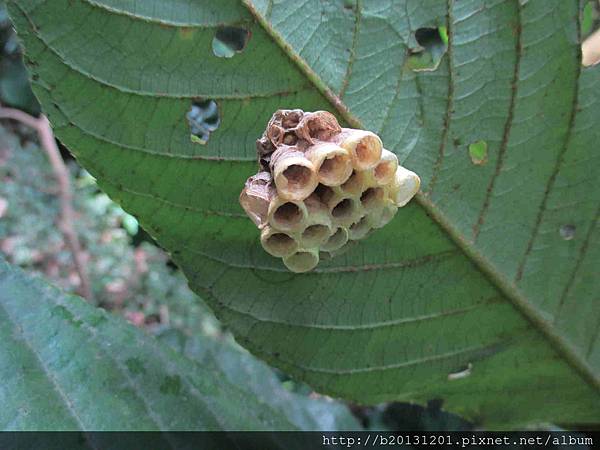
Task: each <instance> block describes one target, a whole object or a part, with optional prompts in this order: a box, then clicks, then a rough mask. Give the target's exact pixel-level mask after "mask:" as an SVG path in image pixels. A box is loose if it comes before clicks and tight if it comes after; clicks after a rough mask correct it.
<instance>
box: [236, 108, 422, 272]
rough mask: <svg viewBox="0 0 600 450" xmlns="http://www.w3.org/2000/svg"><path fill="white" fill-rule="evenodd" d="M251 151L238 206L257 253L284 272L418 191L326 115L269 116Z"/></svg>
mask: <svg viewBox="0 0 600 450" xmlns="http://www.w3.org/2000/svg"><path fill="white" fill-rule="evenodd" d="M256 147H257V153H258V161H259V164H260V171H259V172H258V173H257V174H256V175H253V176H251V177H250V178H248V180H247V181H246V185H245V187H244V189H243V191H242V193H241V195H240V203H241V205H242V207H243V208H244V210H245V211H246V213H247V214H248V216H249V217H250V218H251V219H252V221H253V222H254V223H255V224H256V225H257V226H258V228H259V229H260V230H261V235H260V241H261V244H262V246H263V248H264V249H265V251H267V252H268V253H269V254H271V255H273V256H275V257H278V258H283V263H284V264H285V265H286V267H287V268H288V269H289V270H291V271H292V272H306V271H309V270H311V269H313V268H314V267H315V266H316V265H317V264H318V263H319V257H320V256H324V255H328V256H331V255H334V254H336V253H337V252H339V251H341V250H342V249H343V248H344V247H345V246H347V245H348V244H349V243H350V242H351V241H357V240H360V239H363V238H364V237H366V236H367V235H368V234H369V233H370V232H371V231H372V230H373V229H376V228H381V227H383V226H384V225H386V224H387V223H388V222H389V221H390V220H392V218H393V217H394V215H395V214H396V211H397V210H398V207H401V206H404V205H405V204H406V203H408V201H409V200H410V199H411V198H412V197H413V196H414V195H415V194H416V192H417V191H418V190H419V184H420V179H419V177H418V176H417V175H416V174H415V173H413V172H411V171H410V170H407V169H405V168H404V167H401V166H399V165H398V159H397V158H396V155H394V154H393V153H392V152H390V151H388V150H386V149H384V148H383V144H382V142H381V139H379V136H377V135H376V134H374V133H371V132H370V131H365V130H354V129H350V128H341V127H340V125H339V124H338V122H337V120H336V118H335V117H334V116H333V115H332V114H330V113H328V112H326V111H317V112H312V113H311V112H303V111H301V110H299V109H294V110H279V111H277V112H276V113H275V114H274V115H273V117H272V118H271V120H270V121H269V124H268V125H267V129H266V130H265V132H264V134H263V136H262V137H261V138H260V139H259V140H258V141H257V143H256Z"/></svg>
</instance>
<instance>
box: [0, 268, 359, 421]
mask: <svg viewBox="0 0 600 450" xmlns="http://www.w3.org/2000/svg"><path fill="white" fill-rule="evenodd" d="M0 341H1V342H2V345H1V346H0V376H1V378H2V383H1V384H0V404H2V408H1V409H0V429H1V430H51V431H56V430H81V431H90V430H111V431H114V430H163V431H173V430H249V431H256V430H321V429H324V430H335V429H342V430H348V429H350V430H352V429H354V430H356V429H358V427H359V425H358V423H357V422H356V421H355V419H354V418H353V417H352V416H351V414H350V412H349V411H348V410H347V409H346V408H345V407H343V406H341V405H337V404H335V403H333V402H331V401H329V402H328V401H324V400H312V399H308V398H306V397H301V396H299V395H296V394H291V393H289V392H287V391H286V390H285V389H283V388H282V387H281V384H280V383H278V382H277V380H276V378H275V375H274V374H273V373H272V372H271V371H270V369H268V368H267V367H265V366H264V365H263V364H262V363H260V362H257V361H256V360H254V359H253V358H252V357H250V356H249V355H244V354H241V353H240V352H239V351H237V350H235V349H232V348H229V347H228V346H226V345H225V344H220V343H218V342H214V341H212V340H211V339H209V338H206V337H204V338H202V337H196V338H195V340H194V345H195V347H196V353H198V351H199V350H202V351H203V352H204V353H205V356H204V358H203V359H202V361H201V364H198V363H194V362H192V361H191V360H189V359H186V358H184V357H183V356H181V355H180V354H179V353H177V352H175V351H173V350H172V349H170V348H169V347H168V346H166V345H164V344H161V343H159V342H157V341H156V340H155V339H154V338H152V337H150V336H147V335H145V334H144V333H143V332H141V331H140V330H138V329H136V328H135V327H133V326H132V325H129V324H127V323H125V321H124V320H122V319H120V318H117V317H115V316H112V315H110V314H108V313H106V312H105V311H103V310H101V309H96V308H94V307H92V306H90V305H88V304H87V303H86V302H85V301H84V300H82V299H80V298H78V297H74V296H66V295H65V294H63V293H61V292H59V291H58V289H56V288H54V287H51V286H49V285H48V284H46V283H45V282H43V281H42V280H40V279H34V278H31V277H28V276H27V275H26V274H25V273H23V272H22V271H21V270H20V269H15V268H13V267H11V266H9V265H8V264H7V263H6V262H5V261H4V259H2V258H1V257H0ZM236 375H237V376H236ZM256 380H260V382H257V381H256Z"/></svg>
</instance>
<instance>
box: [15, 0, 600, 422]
mask: <svg viewBox="0 0 600 450" xmlns="http://www.w3.org/2000/svg"><path fill="white" fill-rule="evenodd" d="M10 11H11V13H12V17H13V19H14V21H15V23H16V26H17V30H18V32H19V33H20V35H21V38H22V39H23V41H24V43H25V48H26V52H27V56H26V59H27V62H28V64H29V66H30V68H31V71H32V79H33V83H34V88H35V92H36V93H37V95H38V97H39V99H40V100H41V102H42V104H43V105H44V108H45V110H46V112H47V114H48V115H49V117H50V119H51V120H52V122H53V124H54V127H55V130H56V133H57V135H58V136H59V138H60V139H61V140H62V141H63V142H64V143H65V144H66V145H67V146H68V147H69V148H70V149H72V151H73V152H74V153H75V154H76V156H77V157H78V159H79V161H80V162H81V163H82V164H83V165H84V166H85V167H86V168H88V169H89V170H90V171H91V172H92V173H93V174H94V175H95V176H96V177H97V178H98V181H99V183H100V185H101V186H102V187H103V189H105V190H106V191H107V192H108V193H109V194H110V195H111V196H112V197H113V198H114V199H116V200H118V201H119V202H121V203H122V204H123V206H124V207H125V208H126V209H127V210H128V211H129V212H131V213H133V214H135V215H137V216H138V217H139V219H140V221H141V222H142V224H143V225H144V226H145V228H146V229H147V230H148V231H149V232H150V233H152V234H153V236H155V237H156V238H157V239H158V241H159V242H160V243H161V244H162V245H163V246H165V247H166V248H167V249H169V251H170V252H171V254H172V256H173V257H174V259H175V260H176V261H177V263H178V264H179V265H180V266H181V267H182V269H183V270H184V271H185V273H186V274H187V277H188V279H189V280H190V283H191V285H192V287H193V288H194V289H195V290H196V291H197V292H198V293H200V294H201V295H202V296H203V297H205V298H206V299H207V301H208V302H209V304H210V305H211V307H212V308H213V309H214V311H215V313H216V314H217V315H218V317H219V318H220V319H221V320H222V321H223V322H224V323H225V324H227V325H228V326H229V327H230V328H231V329H232V331H233V332H234V333H235V335H236V337H237V339H238V340H239V342H240V343H242V344H243V345H245V346H246V347H247V348H249V349H250V350H251V351H252V352H254V353H256V354H257V355H260V356H261V357H262V358H264V359H266V360H267V361H269V362H270V363H271V364H273V365H275V366H278V367H280V368H282V369H284V370H286V371H287V372H289V373H290V374H292V375H294V376H296V377H298V378H301V379H303V380H305V381H307V382H308V383H310V384H312V385H313V386H314V387H315V388H317V389H319V390H321V391H323V392H326V393H329V394H332V395H337V396H342V397H346V398H351V399H354V400H357V401H361V402H369V403H372V402H378V401H383V400H391V399H404V400H421V401H422V400H425V399H429V398H432V397H438V398H442V399H444V400H445V402H446V403H445V407H446V408H448V409H451V410H454V411H458V412H461V413H463V414H466V415H467V416H468V417H470V418H471V419H474V420H477V421H480V422H483V423H508V422H519V421H526V420H531V419H540V420H562V421H566V420H568V421H593V420H597V419H598V418H599V417H600V401H599V400H600V396H599V394H598V388H599V386H600V379H599V374H600V336H599V333H598V330H599V326H600V302H599V301H598V292H599V287H600V285H599V283H600V276H598V270H597V268H598V265H599V262H600V261H599V260H600V245H598V241H599V239H600V234H599V233H598V226H599V222H598V212H599V209H598V203H599V197H600V189H599V185H598V184H599V180H600V169H599V167H600V164H598V163H599V162H600V161H599V160H598V158H599V156H598V152H597V151H595V150H594V145H597V143H598V142H599V141H600V129H599V128H598V126H597V125H596V124H595V123H594V119H595V120H596V121H597V120H598V117H599V116H600V71H599V69H597V68H596V69H586V70H582V69H581V67H580V43H579V36H578V30H579V19H578V18H579V12H580V5H579V2H578V1H576V0H529V1H524V0H487V1H482V0H460V1H454V0H427V1H423V0H398V1H394V2H390V1H383V0H381V1H375V0H369V1H361V0H357V1H356V2H353V1H348V0H344V1H342V0H337V1H328V2H321V1H318V0H300V1H298V0H282V1H278V2H270V1H262V0H261V1H255V2H251V1H247V2H244V4H243V5H242V4H241V3H239V2H237V1H235V0H227V1H219V2H212V1H208V0H206V1H201V0H176V1H174V0H173V1H169V2H164V1H162V0H145V1H137V2H133V1H126V0H53V1H52V2H49V1H45V0H18V1H13V2H10ZM221 25H230V26H238V27H244V28H246V29H248V30H250V32H251V38H250V40H249V42H248V45H247V47H246V48H245V49H244V50H243V51H242V52H240V53H238V54H235V55H234V56H233V57H232V58H218V57H216V56H215V55H213V53H212V50H211V48H212V45H211V42H212V39H213V36H214V35H215V31H216V29H217V27H219V26H221ZM437 27H445V30H446V32H447V36H448V50H447V52H445V54H444V55H443V57H442V59H441V61H440V62H439V64H438V65H437V67H435V68H434V69H433V70H420V71H416V70H413V68H415V67H418V65H416V64H414V53H415V52H418V51H419V49H420V46H419V45H418V43H417V41H416V36H415V33H416V31H417V30H418V29H420V28H432V29H436V28H437ZM196 97H200V98H205V99H214V100H216V101H217V102H218V105H219V109H220V118H221V126H220V128H219V129H218V130H217V131H216V132H214V133H213V134H212V135H211V138H210V140H209V141H208V144H207V145H200V144H197V143H194V142H192V140H191V139H190V135H189V130H188V128H187V124H186V120H185V114H186V111H187V110H188V109H189V108H190V104H191V102H192V100H193V99H194V98H196ZM278 108H302V109H305V110H316V109H328V110H332V111H334V112H336V113H337V114H338V117H339V118H340V119H341V120H344V121H346V122H347V123H348V124H350V125H355V126H363V127H366V128H369V129H371V130H373V131H375V132H377V133H379V134H381V136H382V138H383V141H384V143H385V145H386V147H387V148H390V149H391V150H393V151H394V152H396V154H397V155H398V156H399V157H400V159H401V160H402V161H403V163H404V165H406V166H407V167H408V168H410V169H411V170H414V171H416V172H417V173H419V174H420V175H421V178H422V180H423V193H421V194H420V195H419V196H418V197H417V199H416V201H415V202H413V203H412V204H411V205H410V206H408V207H406V208H404V209H403V210H401V212H400V213H399V214H398V215H397V217H396V219H395V220H394V221H393V222H392V223H391V224H390V225H388V226H387V227H386V228H385V229H383V230H381V231H380V232H378V233H376V234H374V235H373V236H372V237H370V238H369V239H367V240H366V241H364V242H363V243H361V244H360V245H358V246H357V247H356V248H355V249H353V250H352V251H350V252H348V253H347V254H346V255H344V256H340V257H337V258H335V259H333V260H331V261H330V262H328V263H327V264H322V265H321V266H319V268H318V269H317V270H315V271H313V272H311V273H307V274H302V275H293V274H291V273H289V272H287V271H286V270H285V268H284V267H283V266H282V264H281V263H280V262H279V261H278V260H276V259H274V258H271V257H270V256H269V255H267V254H265V253H264V252H263V251H262V250H261V249H260V245H259V244H258V232H257V230H256V229H255V227H254V226H253V224H252V223H251V222H250V221H249V220H248V219H247V218H246V217H244V215H243V213H242V211H241V209H240V207H239V205H238V202H237V196H238V194H239V191H240V189H241V187H242V185H243V182H244V180H245V179H246V178H247V177H248V176H249V175H250V174H252V173H254V172H255V167H256V166H255V163H254V162H253V159H254V140H255V139H256V138H257V137H258V136H259V135H260V133H261V131H262V129H263V128H264V125H265V123H266V121H267V120H268V118H269V117H270V115H271V114H272V113H273V111H274V110H276V109H278ZM480 141H484V142H485V144H487V147H486V148H487V155H486V156H487V158H478V159H474V161H476V162H477V164H474V163H473V161H472V160H471V158H470V156H469V146H470V144H472V143H479V142H480ZM484 147H485V145H481V144H479V147H478V148H484ZM482 162H483V163H482ZM573 231H574V234H573ZM455 373H458V374H459V375H458V376H449V375H450V374H455Z"/></svg>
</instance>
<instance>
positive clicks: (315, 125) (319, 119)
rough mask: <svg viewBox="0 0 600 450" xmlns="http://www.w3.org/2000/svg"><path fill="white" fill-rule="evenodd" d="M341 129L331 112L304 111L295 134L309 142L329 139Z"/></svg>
mask: <svg viewBox="0 0 600 450" xmlns="http://www.w3.org/2000/svg"><path fill="white" fill-rule="evenodd" d="M341 131H342V128H341V127H340V124H339V123H338V121H337V119H336V118H335V116H334V115H333V114H331V113H330V112H327V111H315V112H312V113H304V116H303V117H302V120H301V121H300V123H299V124H298V126H297V127H296V134H297V135H298V137H299V138H301V139H304V140H305V141H307V142H309V143H310V144H314V143H315V141H316V140H320V141H329V140H331V139H332V138H333V137H334V136H336V135H338V134H339V133H340V132H341Z"/></svg>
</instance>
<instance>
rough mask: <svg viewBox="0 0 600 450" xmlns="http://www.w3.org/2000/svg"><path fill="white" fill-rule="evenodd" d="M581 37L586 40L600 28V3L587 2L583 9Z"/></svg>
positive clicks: (595, 1) (589, 0)
mask: <svg viewBox="0 0 600 450" xmlns="http://www.w3.org/2000/svg"><path fill="white" fill-rule="evenodd" d="M580 22H581V36H582V37H583V38H586V37H587V36H589V35H590V34H591V33H592V31H594V30H595V29H597V28H598V27H599V26H600V3H599V2H598V1H597V0H587V1H586V2H585V5H584V6H583V8H582V9H581V18H580Z"/></svg>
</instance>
